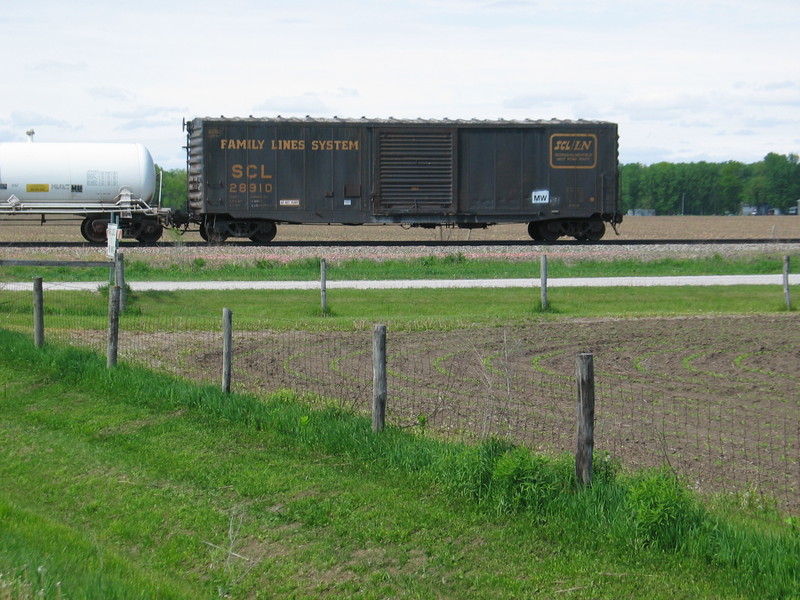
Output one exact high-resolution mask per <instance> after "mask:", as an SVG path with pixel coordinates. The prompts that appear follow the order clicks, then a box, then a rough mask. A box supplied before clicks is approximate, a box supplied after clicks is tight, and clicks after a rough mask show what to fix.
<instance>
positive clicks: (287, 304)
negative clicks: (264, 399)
mask: <svg viewBox="0 0 800 600" xmlns="http://www.w3.org/2000/svg"><path fill="white" fill-rule="evenodd" d="M798 293H800V291H798V290H797V289H796V286H795V289H793V290H792V295H793V297H794V298H798V297H799V296H798ZM44 298H45V299H44V304H45V326H46V327H74V326H75V325H70V322H71V321H75V320H81V323H85V324H87V326H89V321H91V322H96V323H95V327H100V328H103V327H104V325H103V323H104V322H105V320H106V319H107V317H106V315H107V312H108V308H107V299H106V297H105V296H104V295H102V294H98V293H93V292H69V291H66V292H65V291H48V292H45V295H44ZM548 300H549V302H548V310H546V311H542V310H541V304H540V294H539V290H538V289H534V288H531V289H526V288H506V289H481V288H473V289H445V290H424V289H423V290H408V289H406V290H364V291H358V290H328V294H327V302H328V312H327V314H326V315H324V316H323V315H322V314H321V309H320V294H319V291H314V290H300V291H292V290H258V291H255V290H247V291H214V290H202V291H180V292H158V291H154V292H135V293H129V295H128V312H127V313H126V314H125V315H123V327H125V328H127V329H152V328H159V327H163V326H165V323H166V324H168V325H169V326H171V327H179V328H208V323H209V321H213V322H214V323H217V322H218V321H219V319H220V318H221V307H223V306H225V307H228V308H230V309H231V310H232V311H233V316H234V323H235V326H236V327H238V328H247V327H254V326H269V327H270V328H272V329H304V330H352V329H368V328H371V326H372V324H373V323H376V322H382V323H385V324H387V325H388V326H390V327H391V328H392V329H393V330H401V329H431V328H436V329H442V330H451V329H456V328H464V327H471V326H504V325H510V324H528V323H535V322H538V321H540V320H542V319H551V320H552V319H562V318H574V317H585V318H592V317H645V316H653V315H687V314H748V313H763V312H765V311H766V312H781V311H785V310H786V307H785V303H784V297H783V289H782V288H781V287H780V286H717V287H652V288H614V287H609V288H552V289H551V290H550V291H549V294H548ZM31 306H32V299H31V293H30V292H4V293H3V297H2V299H0V315H2V316H3V318H4V319H5V321H4V322H5V323H6V324H7V325H12V324H13V325H18V326H24V327H31V312H32V308H31Z"/></svg>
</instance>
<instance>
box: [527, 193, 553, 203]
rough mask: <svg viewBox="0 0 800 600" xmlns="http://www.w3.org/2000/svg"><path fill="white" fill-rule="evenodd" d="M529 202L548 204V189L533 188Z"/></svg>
mask: <svg viewBox="0 0 800 600" xmlns="http://www.w3.org/2000/svg"><path fill="white" fill-rule="evenodd" d="M531 202H532V203H533V204H550V190H533V193H531Z"/></svg>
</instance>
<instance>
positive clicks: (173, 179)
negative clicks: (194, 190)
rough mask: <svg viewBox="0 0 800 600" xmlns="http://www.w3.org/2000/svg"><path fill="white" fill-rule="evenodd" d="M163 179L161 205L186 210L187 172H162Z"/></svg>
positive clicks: (174, 170)
mask: <svg viewBox="0 0 800 600" xmlns="http://www.w3.org/2000/svg"><path fill="white" fill-rule="evenodd" d="M161 177H162V180H161V205H162V206H164V207H168V208H172V209H176V210H185V209H186V198H187V180H186V170H185V169H170V170H163V171H161Z"/></svg>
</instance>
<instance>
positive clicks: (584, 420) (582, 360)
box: [575, 354, 594, 486]
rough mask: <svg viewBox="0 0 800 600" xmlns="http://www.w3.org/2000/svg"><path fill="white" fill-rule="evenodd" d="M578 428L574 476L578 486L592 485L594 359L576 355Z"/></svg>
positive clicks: (586, 355)
mask: <svg viewBox="0 0 800 600" xmlns="http://www.w3.org/2000/svg"><path fill="white" fill-rule="evenodd" d="M575 366H576V377H577V380H578V427H577V430H578V431H577V442H576V448H575V476H576V477H577V480H578V484H580V485H585V486H588V485H591V484H592V454H593V452H594V357H593V356H592V355H591V354H578V356H577V360H576V365H575Z"/></svg>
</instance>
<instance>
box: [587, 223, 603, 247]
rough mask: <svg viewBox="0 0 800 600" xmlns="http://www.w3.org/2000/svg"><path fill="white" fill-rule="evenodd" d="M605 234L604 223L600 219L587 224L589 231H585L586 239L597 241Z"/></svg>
mask: <svg viewBox="0 0 800 600" xmlns="http://www.w3.org/2000/svg"><path fill="white" fill-rule="evenodd" d="M605 234H606V224H605V223H603V222H602V221H592V222H591V223H590V224H589V231H587V232H586V239H587V240H589V241H590V242H598V241H600V240H601V239H603V236H604V235H605Z"/></svg>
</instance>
